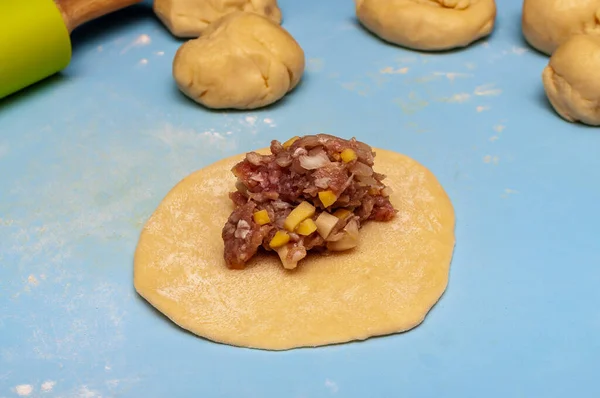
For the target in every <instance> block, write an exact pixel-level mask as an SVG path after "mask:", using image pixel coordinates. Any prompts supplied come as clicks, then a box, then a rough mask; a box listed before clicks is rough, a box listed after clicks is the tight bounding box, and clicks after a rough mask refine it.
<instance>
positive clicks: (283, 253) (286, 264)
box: [276, 245, 306, 269]
mask: <svg viewBox="0 0 600 398" xmlns="http://www.w3.org/2000/svg"><path fill="white" fill-rule="evenodd" d="M290 246H291V245H285V246H281V247H280V248H278V249H277V250H276V251H277V254H278V255H279V259H280V260H281V264H282V265H283V268H285V269H294V268H296V267H297V266H298V262H299V261H300V260H302V259H303V258H304V257H306V250H302V251H300V250H298V251H296V252H295V253H294V254H293V255H292V258H288V256H289V254H290Z"/></svg>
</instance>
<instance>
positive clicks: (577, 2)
mask: <svg viewBox="0 0 600 398" xmlns="http://www.w3.org/2000/svg"><path fill="white" fill-rule="evenodd" d="M521 25H522V29H523V35H524V36H525V39H526V40H527V41H528V42H529V44H530V45H531V46H532V47H534V48H536V49H538V50H539V51H541V52H543V53H546V54H548V55H550V54H552V53H553V52H554V50H556V48H557V47H558V46H559V45H561V44H562V43H564V42H565V41H566V40H567V39H569V38H570V37H571V36H573V35H577V34H590V35H600V0H525V1H524V2H523V14H522V21H521Z"/></svg>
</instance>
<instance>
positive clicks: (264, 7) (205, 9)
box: [153, 0, 281, 38]
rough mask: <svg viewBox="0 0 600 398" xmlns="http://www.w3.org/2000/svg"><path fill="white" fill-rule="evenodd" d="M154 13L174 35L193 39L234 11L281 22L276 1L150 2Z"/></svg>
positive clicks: (194, 0)
mask: <svg viewBox="0 0 600 398" xmlns="http://www.w3.org/2000/svg"><path fill="white" fill-rule="evenodd" d="M153 7H154V12H155V13H156V15H157V16H158V18H159V19H160V20H161V21H162V23H163V24H164V25H165V26H166V27H167V29H169V31H171V33H172V34H173V35H174V36H177V37H183V38H197V37H199V36H200V35H202V33H203V32H204V30H205V29H206V28H207V27H208V25H210V24H211V22H214V21H216V20H217V19H219V18H221V17H222V16H224V15H227V14H229V13H231V12H234V11H245V12H254V13H257V14H260V15H264V16H266V17H267V18H269V19H271V20H272V21H273V22H275V23H277V24H280V23H281V10H280V9H279V7H278V6H277V0H154V6H153Z"/></svg>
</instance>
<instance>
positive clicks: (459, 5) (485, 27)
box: [355, 0, 496, 50]
mask: <svg viewBox="0 0 600 398" xmlns="http://www.w3.org/2000/svg"><path fill="white" fill-rule="evenodd" d="M355 1H356V15H357V17H358V19H359V20H360V22H361V23H362V24H363V25H364V26H365V27H366V28H367V29H368V30H370V31H371V32H373V33H375V34H376V35H377V36H379V37H381V38H382V39H384V40H386V41H389V42H391V43H394V44H398V45H401V46H404V47H408V48H413V49H416V50H449V49H452V48H456V47H466V46H468V45H469V44H471V43H472V42H474V41H476V40H477V39H480V38H482V37H484V36H487V35H489V34H490V33H491V32H492V30H493V29H494V22H495V19H496V3H495V2H494V0H355Z"/></svg>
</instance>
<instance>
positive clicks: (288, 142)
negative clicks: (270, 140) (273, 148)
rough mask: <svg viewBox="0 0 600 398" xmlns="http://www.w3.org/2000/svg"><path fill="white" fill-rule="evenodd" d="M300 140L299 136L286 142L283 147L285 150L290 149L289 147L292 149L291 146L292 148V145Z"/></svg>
mask: <svg viewBox="0 0 600 398" xmlns="http://www.w3.org/2000/svg"><path fill="white" fill-rule="evenodd" d="M299 139H300V137H298V136H295V137H292V138H290V139H289V140H287V141H286V142H284V143H283V145H282V146H283V147H284V148H285V149H288V148H289V147H291V146H292V144H293V143H294V142H296V141H297V140H299Z"/></svg>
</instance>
